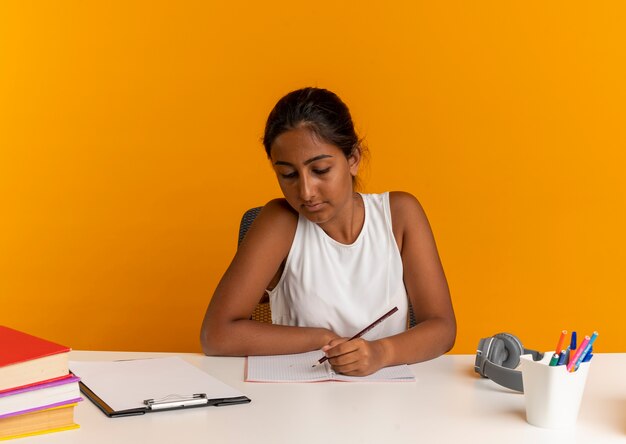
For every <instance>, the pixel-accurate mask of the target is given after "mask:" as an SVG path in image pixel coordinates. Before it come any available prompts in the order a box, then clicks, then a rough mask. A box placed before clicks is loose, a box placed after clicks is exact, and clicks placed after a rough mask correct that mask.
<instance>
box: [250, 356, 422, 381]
mask: <svg viewBox="0 0 626 444" xmlns="http://www.w3.org/2000/svg"><path fill="white" fill-rule="evenodd" d="M321 356H323V354H322V352H320V351H312V352H308V353H297V354H292V355H273V356H248V357H247V358H246V376H245V380H246V381H247V382H324V381H341V382H415V376H414V375H413V372H412V371H411V369H410V367H409V366H408V365H406V364H402V365H394V366H391V367H385V368H382V369H380V370H378V371H377V372H375V373H372V374H371V375H368V376H346V375H342V374H340V373H335V372H334V371H333V369H332V368H331V366H330V364H329V363H328V361H325V362H324V363H322V364H317V361H318V359H319V358H320V357H321ZM314 364H317V365H315V367H314V366H313V365H314Z"/></svg>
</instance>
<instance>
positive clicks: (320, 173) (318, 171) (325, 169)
mask: <svg viewBox="0 0 626 444" xmlns="http://www.w3.org/2000/svg"><path fill="white" fill-rule="evenodd" d="M329 171H330V167H328V168H324V169H323V170H313V172H314V173H315V174H319V175H320V176H321V175H322V174H326V173H328V172H329Z"/></svg>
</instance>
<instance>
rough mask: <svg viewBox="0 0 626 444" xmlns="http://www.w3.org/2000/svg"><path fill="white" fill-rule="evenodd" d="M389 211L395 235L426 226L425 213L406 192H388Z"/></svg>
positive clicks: (418, 203)
mask: <svg viewBox="0 0 626 444" xmlns="http://www.w3.org/2000/svg"><path fill="white" fill-rule="evenodd" d="M389 209H390V212H391V220H392V224H393V230H394V232H396V233H397V234H399V233H404V232H406V231H407V230H410V229H412V228H415V227H419V226H421V225H423V224H428V219H427V218H426V213H425V212H424V209H423V208H422V205H421V204H420V202H419V200H417V198H416V197H415V196H414V195H412V194H411V193H407V192H406V191H390V192H389Z"/></svg>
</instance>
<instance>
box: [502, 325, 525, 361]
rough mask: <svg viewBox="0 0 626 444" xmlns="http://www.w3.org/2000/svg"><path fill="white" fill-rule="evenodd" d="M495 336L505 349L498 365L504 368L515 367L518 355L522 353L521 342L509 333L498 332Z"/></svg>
mask: <svg viewBox="0 0 626 444" xmlns="http://www.w3.org/2000/svg"><path fill="white" fill-rule="evenodd" d="M495 337H496V338H498V339H499V340H500V341H502V345H503V347H504V349H505V350H506V353H504V355H505V356H504V358H503V359H502V361H501V363H500V365H501V366H502V367H506V368H516V367H517V366H518V365H519V361H520V356H521V355H522V354H523V353H524V346H523V345H522V342H521V341H520V340H519V339H518V338H517V337H516V336H513V335H512V334H509V333H498V334H497V335H495Z"/></svg>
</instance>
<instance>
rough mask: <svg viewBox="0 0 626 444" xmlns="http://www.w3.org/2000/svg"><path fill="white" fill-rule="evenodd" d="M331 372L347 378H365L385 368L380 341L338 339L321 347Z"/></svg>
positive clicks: (382, 347)
mask: <svg viewBox="0 0 626 444" xmlns="http://www.w3.org/2000/svg"><path fill="white" fill-rule="evenodd" d="M322 351H323V352H324V353H325V355H326V357H328V362H329V363H330V365H331V366H332V368H333V370H334V371H336V372H337V373H342V374H344V375H348V376H367V375H370V374H372V373H374V372H376V371H378V370H380V369H381V368H383V367H385V360H384V351H385V350H384V346H383V344H382V341H367V340H365V339H361V338H358V339H352V340H349V338H338V339H333V340H332V341H330V342H329V343H328V345H325V346H324V347H322Z"/></svg>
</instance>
